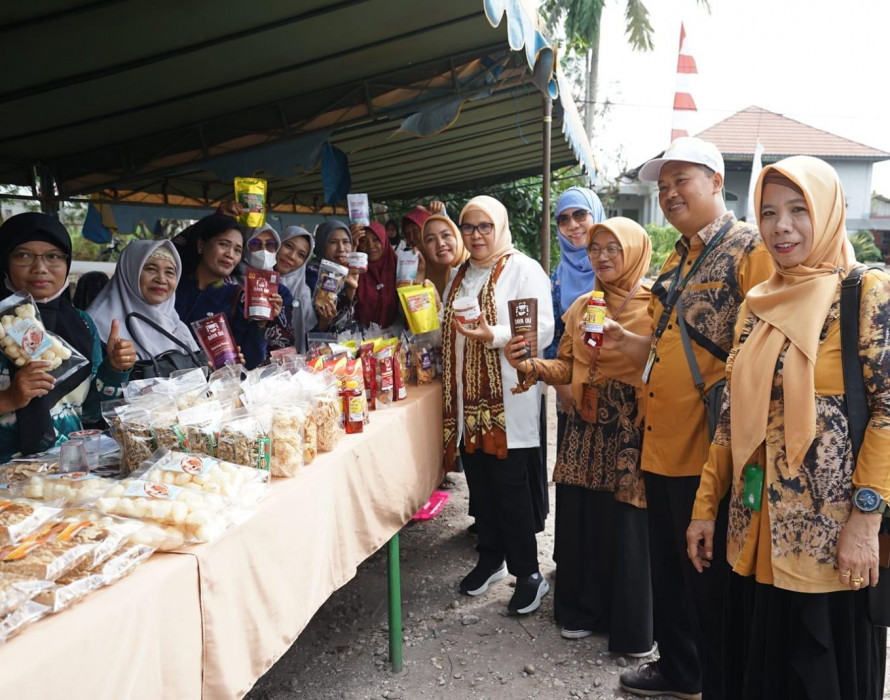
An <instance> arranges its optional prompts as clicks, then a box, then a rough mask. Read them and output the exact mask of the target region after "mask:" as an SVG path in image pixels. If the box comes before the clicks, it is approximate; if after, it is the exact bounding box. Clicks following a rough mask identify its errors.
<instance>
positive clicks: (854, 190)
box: [828, 160, 872, 219]
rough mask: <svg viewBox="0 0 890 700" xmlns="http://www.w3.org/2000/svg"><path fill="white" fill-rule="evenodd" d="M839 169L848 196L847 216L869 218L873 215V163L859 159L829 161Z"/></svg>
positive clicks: (849, 217)
mask: <svg viewBox="0 0 890 700" xmlns="http://www.w3.org/2000/svg"><path fill="white" fill-rule="evenodd" d="M828 162H829V163H831V164H832V165H833V166H834V169H835V170H837V173H838V175H840V177H841V182H842V183H843V185H844V194H845V195H846V197H847V218H848V219H867V218H868V217H869V216H870V215H871V173H872V164H871V163H862V162H859V161H849V160H848V161H828Z"/></svg>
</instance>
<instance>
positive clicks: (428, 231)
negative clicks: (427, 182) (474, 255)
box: [420, 212, 470, 297]
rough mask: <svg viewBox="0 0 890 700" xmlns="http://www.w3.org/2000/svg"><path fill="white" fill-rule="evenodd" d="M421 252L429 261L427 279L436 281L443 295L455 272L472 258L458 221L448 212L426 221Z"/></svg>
mask: <svg viewBox="0 0 890 700" xmlns="http://www.w3.org/2000/svg"><path fill="white" fill-rule="evenodd" d="M420 252H421V253H423V258H424V260H425V261H426V279H427V280H429V281H430V282H432V283H433V285H434V286H435V287H436V291H437V292H438V293H439V296H440V297H441V296H443V295H444V294H445V287H446V286H447V285H448V282H449V280H450V279H451V275H452V273H453V271H454V270H456V269H457V268H459V267H460V266H461V265H462V264H463V263H464V262H465V261H466V259H467V258H468V257H470V254H469V253H468V252H467V249H466V248H465V247H464V243H463V240H461V235H460V230H459V229H458V228H457V224H455V223H454V222H453V221H452V220H451V219H450V218H448V215H447V214H445V213H444V212H443V213H441V214H433V215H432V216H431V217H429V218H428V219H427V220H426V221H424V222H423V227H422V228H421V231H420Z"/></svg>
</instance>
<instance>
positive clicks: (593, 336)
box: [584, 292, 606, 348]
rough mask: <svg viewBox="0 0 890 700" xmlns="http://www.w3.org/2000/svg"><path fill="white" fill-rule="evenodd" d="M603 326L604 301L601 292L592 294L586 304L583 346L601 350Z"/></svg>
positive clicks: (604, 318) (604, 322)
mask: <svg viewBox="0 0 890 700" xmlns="http://www.w3.org/2000/svg"><path fill="white" fill-rule="evenodd" d="M605 325H606V300H605V298H604V296H603V293H602V292H594V293H593V294H592V295H591V297H590V301H588V302H587V312H586V313H585V314H584V344H585V345H588V346H590V347H591V348H601V347H602V345H603V327H604V326H605Z"/></svg>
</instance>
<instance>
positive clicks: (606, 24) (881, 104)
mask: <svg viewBox="0 0 890 700" xmlns="http://www.w3.org/2000/svg"><path fill="white" fill-rule="evenodd" d="M646 5H647V7H648V9H649V11H650V16H651V22H652V26H653V28H654V30H655V44H656V46H655V50H654V51H652V52H649V53H637V52H633V51H631V50H630V49H629V48H628V47H627V43H626V41H625V37H624V17H623V11H624V6H625V2H624V0H608V2H607V3H606V10H605V12H604V15H603V34H602V45H601V50H600V88H599V93H598V95H597V99H598V101H602V100H604V99H606V98H608V99H609V100H611V101H612V102H613V103H614V106H613V107H612V109H611V112H610V114H609V116H608V118H607V121H606V122H605V123H604V124H603V125H602V127H603V128H602V129H601V131H600V133H599V134H597V135H596V136H595V137H594V150H595V152H596V153H597V156H598V160H599V162H600V166H601V168H602V169H603V170H604V171H605V172H606V173H607V174H609V175H614V174H615V171H616V169H617V168H616V165H615V161H616V160H623V161H624V162H622V163H621V165H624V164H626V165H630V166H633V165H638V164H639V163H642V162H643V161H645V160H646V159H647V158H649V157H652V156H653V155H655V154H656V153H658V152H659V151H661V150H663V149H664V148H665V147H666V146H667V144H668V142H669V139H670V129H671V117H672V106H673V99H674V90H675V85H676V65H677V49H678V45H679V31H680V20H681V18H682V19H683V20H684V22H685V25H686V34H687V37H688V40H689V47H690V49H691V53H692V54H693V56H694V58H695V60H696V64H697V66H698V76H697V77H695V78H694V79H693V96H694V98H695V101H696V104H697V106H698V115H697V118H696V124H695V128H694V129H693V130H692V133H694V132H696V131H700V130H702V129H705V128H707V127H708V126H711V125H712V124H714V123H716V122H718V121H720V120H722V119H725V118H726V117H728V116H730V115H732V114H734V113H735V112H737V111H739V110H741V109H744V108H745V107H748V106H750V105H757V106H759V107H763V108H764V109H768V110H770V111H773V112H778V113H780V114H784V115H785V116H788V117H791V118H793V119H797V120H799V121H802V122H804V123H806V124H809V125H811V126H815V127H818V128H820V129H824V130H826V131H831V132H833V133H835V134H838V135H840V136H844V137H846V138H849V139H852V140H854V141H859V142H860V143H864V144H866V145H868V146H872V147H874V148H879V149H881V150H884V151H888V152H890V87H888V84H887V76H888V73H890V71H888V69H890V2H888V1H887V0H844V1H843V2H832V3H829V2H825V0H809V1H804V0H711V13H710V14H708V13H707V11H705V10H704V9H702V8H701V7H700V6H699V5H697V4H696V2H695V0H676V1H674V0H670V1H665V0H648V2H646ZM618 154H620V155H618ZM874 173H875V174H874V181H873V185H872V188H873V189H874V190H877V191H878V192H880V193H882V194H885V195H888V196H890V161H888V162H887V163H884V164H880V165H876V166H875V170H874Z"/></svg>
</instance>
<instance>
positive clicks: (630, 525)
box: [553, 484, 652, 654]
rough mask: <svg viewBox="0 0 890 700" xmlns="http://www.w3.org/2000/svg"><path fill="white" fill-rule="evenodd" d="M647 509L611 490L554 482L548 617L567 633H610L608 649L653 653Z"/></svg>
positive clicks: (619, 651)
mask: <svg viewBox="0 0 890 700" xmlns="http://www.w3.org/2000/svg"><path fill="white" fill-rule="evenodd" d="M647 522H648V517H647V513H646V510H645V509H643V508H635V507H634V506H632V505H628V504H627V503H622V502H620V501H616V500H615V494H614V493H612V492H611V491H591V490H590V489H586V488H583V487H581V486H567V485H565V484H557V485H556V547H555V551H554V553H553V558H554V560H555V561H556V591H555V593H554V596H553V614H554V617H555V618H556V621H557V622H558V623H560V625H562V626H563V627H565V628H566V629H571V630H591V631H593V632H605V633H608V635H609V651H611V652H613V653H617V654H621V653H640V652H644V651H649V650H650V649H651V648H652V588H651V581H650V576H649V530H648V525H647Z"/></svg>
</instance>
